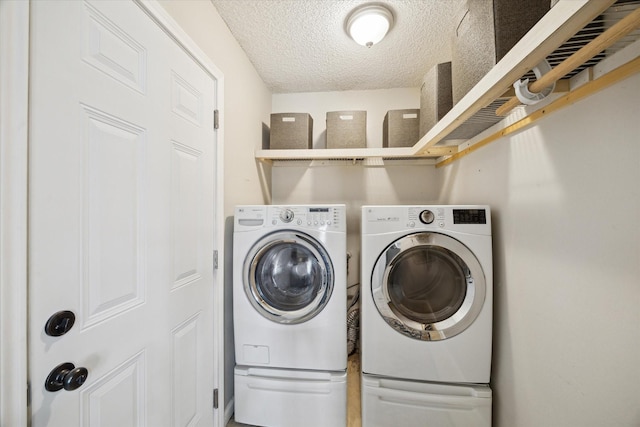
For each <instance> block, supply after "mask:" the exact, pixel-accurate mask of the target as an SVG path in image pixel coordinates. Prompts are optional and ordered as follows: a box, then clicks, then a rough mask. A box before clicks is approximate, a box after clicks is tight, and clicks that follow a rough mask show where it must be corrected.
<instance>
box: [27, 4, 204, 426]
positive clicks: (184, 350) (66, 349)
mask: <svg viewBox="0 0 640 427" xmlns="http://www.w3.org/2000/svg"><path fill="white" fill-rule="evenodd" d="M31 7H32V8H31V13H32V17H31V63H30V69H31V75H30V128H29V132H30V138H29V139H30V146H29V150H30V152H29V159H30V160H29V170H30V172H29V378H30V392H31V408H30V409H31V411H30V412H31V417H32V425H33V426H34V427H39V426H53V427H57V426H110V427H111V426H118V427H125V426H135V427H137V426H149V427H159V426H195V425H203V426H204V425H208V426H209V425H212V424H213V408H212V393H213V384H214V378H213V376H214V369H213V360H214V354H213V351H214V349H213V312H212V311H213V274H212V253H213V241H214V236H213V230H214V228H213V221H214V165H215V162H214V160H215V158H214V157H215V156H214V153H215V150H214V146H215V131H214V130H213V110H214V108H215V105H214V104H215V92H216V86H215V81H214V79H213V77H212V76H210V75H209V74H208V73H206V72H205V71H204V70H203V69H202V68H201V67H200V66H199V65H197V64H196V63H195V62H194V61H193V60H192V59H191V58H190V57H189V56H188V55H187V54H186V53H185V52H184V51H183V50H182V49H181V48H180V47H179V46H178V45H177V44H176V43H175V42H174V41H173V40H172V39H171V38H170V37H169V36H168V35H167V34H166V33H165V32H164V31H163V30H161V29H160V28H159V27H158V26H157V25H156V24H155V23H154V22H153V21H152V20H151V19H150V18H149V16H147V15H146V14H145V13H144V12H143V11H142V10H141V9H140V7H139V6H138V5H136V4H135V3H133V2H129V1H127V2H125V1H104V0H103V1H78V0H72V1H55V2H54V1H34V2H32V6H31ZM63 310H68V311H71V312H73V313H74V314H75V317H76V319H75V323H74V325H73V327H72V328H71V329H70V330H69V331H68V332H67V333H66V334H64V335H62V336H49V335H47V333H46V332H45V324H46V323H47V320H48V319H49V317H50V316H51V315H53V314H54V313H56V312H58V311H63ZM54 329H55V328H54ZM62 363H71V364H73V365H74V366H75V367H76V368H86V369H87V372H88V376H87V377H86V381H85V382H84V383H83V384H82V380H83V379H84V376H83V374H82V372H81V371H80V370H75V371H74V370H69V369H67V371H70V372H68V373H66V374H65V373H64V372H63V373H62V374H60V375H58V376H57V377H58V378H56V379H54V380H52V383H53V384H58V383H64V382H65V380H66V382H67V388H70V389H71V390H67V389H65V388H62V389H61V390H59V391H47V390H46V389H45V379H46V378H47V377H48V375H49V373H50V371H51V370H52V369H53V368H55V367H56V366H58V365H60V364H62ZM78 385H79V387H78V388H77V389H73V388H74V387H76V386H78Z"/></svg>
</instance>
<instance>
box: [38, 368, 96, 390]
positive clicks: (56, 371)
mask: <svg viewBox="0 0 640 427" xmlns="http://www.w3.org/2000/svg"><path fill="white" fill-rule="evenodd" d="M88 376H89V371H87V368H82V367H77V368H76V367H75V365H74V364H73V363H69V362H67V363H62V364H60V365H58V366H56V367H55V368H53V370H52V371H51V373H50V374H49V376H48V377H47V380H46V381H45V382H44V388H45V389H46V390H47V391H58V390H62V389H65V390H67V391H71V390H75V389H77V388H79V387H81V386H82V384H84V382H85V381H86V380H87V377H88Z"/></svg>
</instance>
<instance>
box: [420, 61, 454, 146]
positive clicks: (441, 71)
mask: <svg viewBox="0 0 640 427" xmlns="http://www.w3.org/2000/svg"><path fill="white" fill-rule="evenodd" d="M451 107H453V98H452V94H451V62H445V63H442V64H438V65H436V66H435V67H433V68H431V69H430V70H429V71H428V72H427V74H425V75H424V77H423V79H422V86H421V88H420V138H422V137H423V136H424V135H425V134H426V133H427V132H429V130H430V129H431V128H432V127H433V126H435V124H436V123H438V121H439V120H440V119H442V118H443V117H444V115H445V114H447V113H448V112H449V110H451Z"/></svg>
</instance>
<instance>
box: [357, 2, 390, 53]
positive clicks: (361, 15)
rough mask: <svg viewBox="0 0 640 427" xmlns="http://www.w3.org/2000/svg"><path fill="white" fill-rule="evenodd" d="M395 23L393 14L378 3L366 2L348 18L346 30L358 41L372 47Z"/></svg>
mask: <svg viewBox="0 0 640 427" xmlns="http://www.w3.org/2000/svg"><path fill="white" fill-rule="evenodd" d="M392 25H393V14H392V13H391V11H390V10H389V9H387V8H386V7H384V6H380V5H377V4H375V5H374V4H365V5H364V6H361V7H358V8H357V9H355V10H354V11H353V12H351V14H350V15H349V17H348V18H347V24H346V30H347V34H349V35H350V36H351V38H352V39H353V40H355V42H356V43H358V44H361V45H362V46H367V47H371V46H373V45H374V44H376V43H378V42H379V41H380V40H382V39H383V38H384V36H385V35H386V34H387V32H388V31H389V30H390V29H391V26H392Z"/></svg>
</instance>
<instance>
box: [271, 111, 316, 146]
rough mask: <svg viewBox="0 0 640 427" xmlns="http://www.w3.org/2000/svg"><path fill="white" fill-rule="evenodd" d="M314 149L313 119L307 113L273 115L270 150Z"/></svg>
mask: <svg viewBox="0 0 640 427" xmlns="http://www.w3.org/2000/svg"><path fill="white" fill-rule="evenodd" d="M312 147H313V118H312V117H311V115H309V114H307V113H273V114H271V131H270V136H269V148H270V149H272V150H280V149H296V148H298V149H300V148H302V149H305V148H312Z"/></svg>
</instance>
